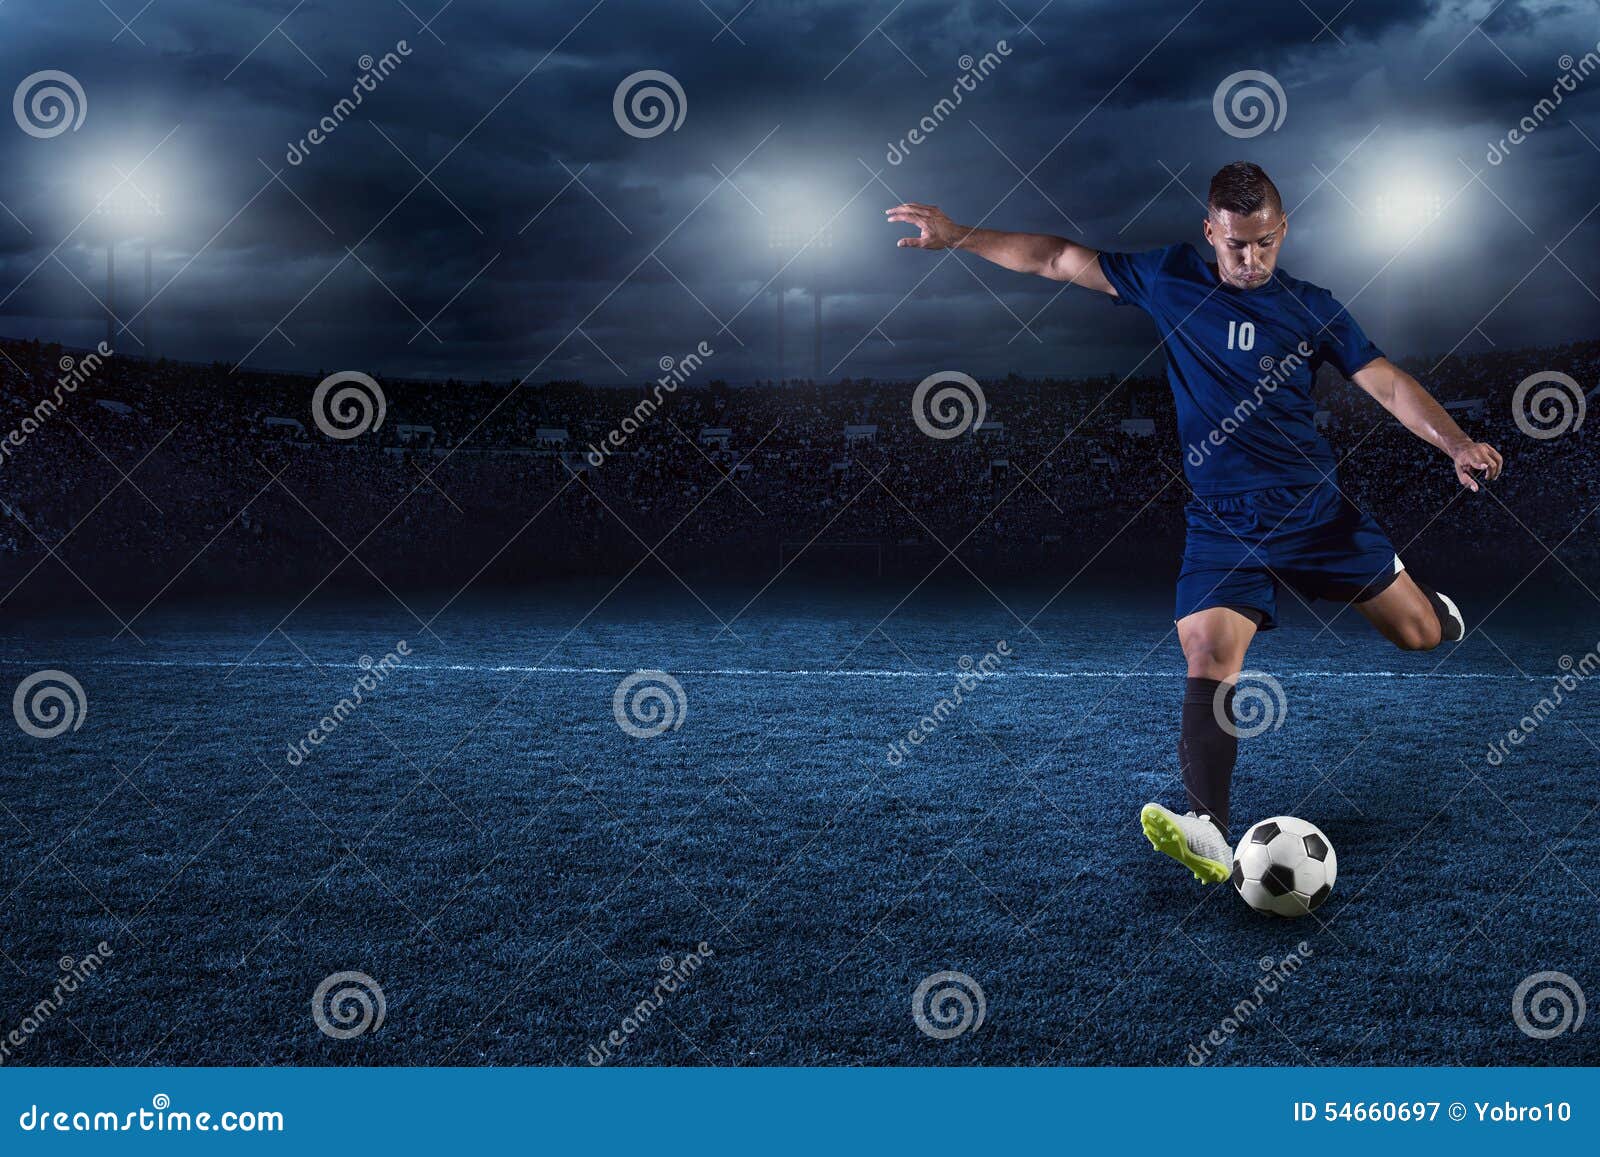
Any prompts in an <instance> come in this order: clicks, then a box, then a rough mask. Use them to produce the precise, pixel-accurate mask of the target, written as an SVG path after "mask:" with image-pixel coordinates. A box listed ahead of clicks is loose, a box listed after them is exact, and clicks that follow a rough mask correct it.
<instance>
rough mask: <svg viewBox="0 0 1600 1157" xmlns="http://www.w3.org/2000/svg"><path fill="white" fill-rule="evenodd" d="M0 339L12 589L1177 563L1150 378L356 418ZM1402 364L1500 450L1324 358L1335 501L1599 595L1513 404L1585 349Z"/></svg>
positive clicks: (1575, 449) (1157, 394) (226, 379)
mask: <svg viewBox="0 0 1600 1157" xmlns="http://www.w3.org/2000/svg"><path fill="white" fill-rule="evenodd" d="M0 354H3V357H0V578H3V579H4V584H5V585H4V588H0V589H8V590H11V591H13V592H16V591H17V590H18V589H19V588H20V587H28V588H30V589H35V588H36V589H41V590H46V591H48V590H55V591H60V590H62V589H65V590H66V591H67V592H68V593H69V594H76V595H78V596H80V597H86V596H82V589H81V586H80V584H79V582H78V581H75V579H74V577H72V576H76V578H77V579H78V580H81V581H82V583H83V584H85V585H88V586H90V587H92V588H95V589H99V582H107V581H111V582H115V583H117V584H118V586H119V589H127V590H131V591H136V592H145V594H144V597H148V596H150V595H154V594H155V593H156V592H158V591H161V590H163V589H164V588H165V587H166V584H168V583H169V582H176V583H178V584H180V587H179V589H182V590H207V589H214V590H224V591H232V590H243V589H271V588H275V587H278V586H280V585H281V584H284V583H300V584H301V585H302V586H308V585H310V583H314V582H317V581H318V580H321V579H323V578H325V577H327V578H329V579H330V581H332V582H334V583H335V584H337V583H339V582H340V581H342V578H341V576H345V577H348V576H350V575H355V576H360V575H362V574H367V575H376V576H378V577H380V578H381V579H382V581H383V582H385V583H387V584H418V583H421V584H438V585H442V586H448V587H453V588H454V587H460V586H463V585H465V584H467V583H469V582H480V581H481V582H485V583H487V582H517V581H521V580H524V579H527V578H529V577H531V576H582V575H597V574H610V573H619V574H620V573H622V572H624V571H626V570H627V569H628V568H629V567H632V566H633V565H634V564H636V563H638V562H640V561H641V560H642V559H646V558H648V557H649V556H650V555H652V554H654V555H655V557H657V558H659V559H660V560H661V561H662V562H664V563H666V564H667V565H668V566H670V567H672V568H673V570H674V571H679V572H680V573H687V572H690V571H693V572H697V573H715V574H728V573H735V572H742V573H766V574H769V575H770V574H771V573H772V572H774V571H776V570H777V569H778V568H779V567H780V565H783V564H790V565H796V564H797V563H796V560H799V561H798V565H800V567H801V569H802V571H805V570H807V569H811V568H818V567H821V568H833V569H837V570H839V571H841V572H843V573H851V572H857V573H859V572H863V571H865V572H869V573H878V572H882V571H887V570H890V569H896V570H898V569H906V570H917V571H920V572H924V573H925V572H926V571H927V570H928V569H930V568H931V567H932V566H933V565H934V564H936V563H938V562H939V561H940V560H942V559H944V558H945V557H946V553H947V549H953V550H955V551H956V552H957V554H958V556H959V557H960V559H961V560H962V561H963V562H965V563H966V564H967V565H968V566H970V567H972V568H973V569H974V570H975V571H978V572H980V573H995V574H1004V573H1017V574H1027V575H1050V574H1060V575H1061V576H1063V578H1065V577H1069V576H1070V575H1072V574H1073V573H1074V572H1075V571H1077V570H1078V569H1079V568H1080V567H1082V566H1084V565H1085V564H1087V563H1089V562H1090V561H1091V560H1094V559H1096V558H1101V559H1104V560H1105V561H1106V562H1107V564H1115V565H1119V566H1130V565H1135V564H1140V563H1145V564H1149V565H1150V566H1152V567H1157V568H1159V569H1160V573H1161V574H1162V575H1165V576H1167V577H1170V574H1171V573H1172V572H1173V571H1174V570H1175V568H1176V565H1177V559H1178V552H1179V550H1180V549H1181V543H1182V530H1183V519H1182V507H1183V505H1184V503H1185V502H1187V501H1188V500H1189V498H1190V497H1191V495H1190V492H1189V490H1188V488H1187V486H1186V484H1185V482H1184V480H1183V476H1182V449H1181V448H1180V446H1179V444H1178V437H1177V432H1176V429H1175V427H1174V423H1173V414H1172V405H1171V401H1170V398H1169V396H1168V394H1167V387H1166V384H1165V382H1164V381H1163V380H1162V379H1159V378H1154V377H1151V378H1138V379H1128V380H1118V379H1115V378H1099V379H1083V378H1062V379H1048V380H1041V379H1023V378H1019V377H1016V376H1012V377H1010V378H1005V379H999V380H993V381H985V382H983V383H982V390H983V394H984V398H985V402H986V414H985V421H984V423H983V424H982V425H979V426H976V427H975V428H973V429H970V430H968V431H966V432H965V433H963V434H961V435H960V436H957V437H952V438H948V439H941V438H934V437H931V436H929V435H928V434H927V433H926V432H924V430H923V429H921V428H919V426H918V424H917V422H915V421H914V420H913V414H912V401H911V399H912V392H913V390H914V389H915V387H916V382H915V381H903V382H900V381H897V382H873V381H860V380H844V381H840V382H837V383H833V384H818V383H812V382H806V381H797V382H783V383H765V384H758V385H752V386H728V385H726V384H724V383H721V382H715V381H713V382H709V383H706V384H704V385H700V384H694V385H688V384H686V385H683V386H679V387H677V388H675V389H672V390H663V389H661V388H659V387H658V386H657V385H655V384H647V385H644V386H642V387H640V388H638V389H622V388H612V387H588V386H584V385H583V384H581V383H577V382H547V383H543V384H536V383H531V382H530V383H527V384H521V385H519V384H517V383H506V382H502V383H489V382H479V383H464V382H456V381H448V382H422V381H403V380H393V379H389V380H384V381H383V382H382V383H381V386H380V388H381V391H382V395H383V407H384V414H383V421H382V423H381V424H380V425H377V426H375V427H373V428H371V429H368V430H366V431H365V432H364V433H362V434H360V435H359V436H356V437H352V438H348V439H343V438H336V437H332V436H330V435H329V434H328V433H326V432H325V431H324V429H323V428H322V427H320V426H319V424H318V422H317V420H316V416H315V415H314V414H313V395H314V393H315V391H316V388H317V385H318V382H319V381H320V380H321V375H312V376H301V375H293V374H270V373H255V372H245V371H240V372H232V371H230V369H229V367H227V366H223V365H214V366H198V365H192V364H185V363H178V362H172V361H159V362H153V363H152V362H147V361H143V360H137V359H132V358H126V357H119V356H116V355H111V356H108V357H106V358H104V359H103V360H102V361H100V362H99V363H98V364H96V362H95V360H94V359H92V358H88V357H86V355H85V353H84V352H83V351H73V350H68V349H63V348H62V347H59V346H55V345H50V344H45V343H40V342H33V341H12V340H0ZM66 359H71V360H70V362H69V361H68V360H66ZM69 364H70V365H71V366H72V367H73V368H72V373H71V375H70V378H69V375H68V373H67V371H66V368H65V367H67V366H68V365H69ZM1407 368H1408V369H1410V370H1411V371H1412V372H1413V373H1415V374H1417V376H1418V377H1419V378H1420V379H1421V380H1422V381H1423V382H1424V383H1425V384H1427V385H1428V386H1429V387H1430V389H1432V390H1433V391H1434V392H1435V394H1436V395H1437V396H1439V397H1440V399H1441V400H1442V401H1446V402H1448V403H1450V404H1451V405H1452V407H1453V408H1454V412H1455V416H1456V417H1457V420H1458V421H1459V422H1460V423H1461V425H1462V426H1463V427H1464V428H1465V429H1467V430H1468V432H1469V433H1471V434H1473V435H1474V436H1475V437H1478V438H1480V439H1484V440H1487V441H1490V442H1492V443H1493V444H1494V445H1495V446H1496V447H1497V448H1499V449H1500V450H1501V452H1502V453H1503V454H1504V455H1505V459H1506V472H1505V474H1504V476H1503V478H1502V479H1501V480H1500V481H1499V482H1498V483H1496V484H1494V486H1493V487H1491V491H1492V492H1491V493H1489V494H1486V495H1477V496H1474V495H1469V494H1467V493H1465V492H1464V491H1463V490H1462V489H1461V488H1460V487H1459V486H1458V485H1457V484H1456V482H1455V481H1454V479H1453V477H1452V475H1451V471H1450V468H1449V463H1448V461H1447V460H1446V459H1445V458H1444V457H1443V456H1442V455H1441V454H1439V453H1438V452H1437V451H1435V450H1433V449H1432V448H1430V447H1428V446H1426V445H1425V444H1423V443H1422V442H1421V441H1419V440H1417V439H1416V438H1415V437H1413V436H1412V435H1410V434H1409V433H1408V432H1407V431H1405V430H1404V429H1403V428H1402V427H1401V426H1400V425H1399V424H1398V423H1396V422H1395V421H1394V420H1393V419H1392V418H1390V417H1389V416H1388V415H1387V414H1385V413H1383V411H1382V410H1381V409H1380V408H1379V407H1378V406H1377V405H1376V404H1375V403H1374V402H1373V401H1372V400H1371V399H1369V398H1368V397H1367V396H1366V395H1365V394H1363V393H1362V392H1361V391H1359V390H1357V389H1355V388H1354V387H1352V386H1350V385H1349V384H1348V383H1345V382H1343V381H1342V380H1341V379H1339V378H1338V377H1337V375H1336V374H1333V372H1332V371H1331V370H1330V369H1327V368H1324V370H1323V374H1324V375H1325V377H1324V378H1323V379H1322V380H1321V381H1320V382H1319V386H1318V396H1319V399H1320V403H1319V404H1320V405H1322V406H1323V407H1324V412H1323V413H1321V414H1320V415H1319V421H1321V422H1324V423H1325V425H1326V430H1327V433H1328V437H1329V439H1330V441H1331V443H1332V445H1333V447H1334V449H1335V452H1336V453H1337V454H1338V455H1339V457H1340V459H1341V464H1340V466H1339V479H1340V483H1341V485H1342V486H1343V488H1344V489H1345V491H1346V493H1348V494H1349V495H1350V497H1351V498H1352V499H1354V500H1355V501H1356V502H1358V503H1359V504H1361V505H1362V506H1364V507H1365V508H1366V509H1368V510H1370V511H1371V512H1372V513H1373V514H1374V515H1375V516H1376V517H1377V518H1378V519H1379V521H1380V522H1381V523H1382V524H1383V525H1384V527H1385V528H1386V529H1387V530H1388V532H1389V534H1390V537H1391V538H1393V539H1394V541H1395V543H1396V545H1397V546H1398V547H1399V548H1400V549H1401V551H1402V552H1403V553H1404V554H1405V555H1406V557H1407V559H1408V563H1411V564H1412V565H1424V566H1429V565H1431V566H1467V565H1471V566H1474V567H1497V566H1500V567H1504V568H1506V569H1507V570H1508V571H1510V572H1522V573H1525V572H1527V571H1529V570H1532V569H1533V567H1534V565H1535V564H1536V563H1539V562H1541V561H1544V562H1545V564H1546V565H1545V572H1544V573H1547V574H1551V575H1552V577H1553V578H1554V579H1556V580H1559V579H1560V574H1559V573H1558V572H1561V571H1564V570H1567V569H1568V568H1570V570H1571V571H1572V572H1576V574H1577V575H1579V576H1582V581H1584V582H1585V583H1588V584H1590V585H1594V586H1596V587H1600V580H1597V578H1596V577H1595V576H1596V575H1600V565H1597V564H1600V549H1597V544H1596V535H1595V523H1594V521H1593V520H1592V519H1591V518H1590V517H1589V515H1590V514H1591V512H1593V511H1594V508H1595V507H1596V505H1597V504H1600V470H1597V467H1600V437H1597V436H1596V434H1595V432H1594V426H1595V423H1594V422H1592V421H1590V422H1586V423H1583V424H1581V425H1578V426H1576V427H1575V428H1572V429H1570V430H1568V431H1567V432H1565V433H1562V434H1560V435H1559V436H1556V437H1549V438H1542V437H1533V436H1530V435H1529V434H1527V433H1525V432H1523V430H1522V429H1520V428H1519V426H1518V423H1517V421H1516V420H1515V417H1514V414H1513V403H1512V398H1513V393H1514V391H1515V389H1516V387H1517V385H1518V383H1520V382H1522V381H1523V380H1524V379H1526V378H1527V377H1528V376H1529V375H1532V374H1535V373H1538V372H1540V371H1548V370H1559V371H1561V372H1563V373H1566V374H1568V375H1570V376H1571V377H1572V378H1573V379H1575V380H1576V381H1577V382H1578V383H1580V385H1581V386H1582V387H1584V388H1586V389H1591V390H1592V389H1593V388H1594V383H1595V382H1597V381H1600V342H1583V343H1577V344H1572V345H1567V346H1561V347H1552V348H1541V349H1527V350H1517V351H1505V352H1491V353H1481V354H1472V355H1463V356H1452V357H1448V358H1445V359H1443V360H1442V361H1439V360H1437V359H1435V360H1434V361H1433V362H1429V361H1426V360H1423V361H1419V362H1417V363H1415V364H1411V363H1408V364H1407ZM72 379H81V380H77V381H75V384H73V385H72V386H71V388H66V387H65V386H64V385H63V383H64V382H66V381H68V380H72ZM658 402H659V405H658V404H657V403H658ZM613 431H619V432H620V433H619V435H618V438H617V439H612V441H611V442H610V443H608V442H607V439H608V436H609V435H610V434H611V433H612V432H613ZM619 439H620V441H619ZM602 448H604V451H602ZM1558 544H1559V545H1558ZM1547 547H1548V548H1550V549H1552V550H1555V551H1556V554H1557V558H1558V560H1559V562H1552V561H1549V559H1548V556H1547V554H1546V548H1547ZM1413 560H1416V561H1413ZM97 579H98V580H99V581H98V582H97V581H96V580H97ZM7 597H10V596H7Z"/></svg>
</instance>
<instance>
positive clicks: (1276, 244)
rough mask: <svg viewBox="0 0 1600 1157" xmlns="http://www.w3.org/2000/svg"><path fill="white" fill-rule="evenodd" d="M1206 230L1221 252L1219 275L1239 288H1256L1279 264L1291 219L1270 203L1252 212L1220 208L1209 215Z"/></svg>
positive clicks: (1218, 264)
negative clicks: (1279, 253)
mask: <svg viewBox="0 0 1600 1157" xmlns="http://www.w3.org/2000/svg"><path fill="white" fill-rule="evenodd" d="M1205 230H1206V240H1207V241H1209V242H1211V245H1212V248H1214V249H1215V250H1216V252H1217V276H1219V277H1220V278H1221V279H1222V280H1223V281H1225V282H1227V283H1228V284H1229V285H1232V286H1235V287H1236V288H1238V289H1256V288H1258V287H1260V286H1262V285H1265V284H1266V283H1267V281H1268V280H1269V279H1270V278H1271V277H1272V272H1273V270H1275V269H1276V268H1277V267H1278V251H1279V249H1281V248H1282V246H1283V237H1284V234H1285V233H1287V232H1288V230H1289V219H1288V218H1287V217H1285V216H1284V214H1283V211H1282V210H1281V209H1274V208H1270V207H1269V208H1264V209H1258V210H1257V211H1256V212H1254V213H1251V214H1249V215H1248V216H1246V215H1244V214H1242V213H1230V212H1229V211H1228V210H1226V209H1216V210H1213V211H1212V213H1211V215H1210V216H1208V217H1207V218H1206V225H1205Z"/></svg>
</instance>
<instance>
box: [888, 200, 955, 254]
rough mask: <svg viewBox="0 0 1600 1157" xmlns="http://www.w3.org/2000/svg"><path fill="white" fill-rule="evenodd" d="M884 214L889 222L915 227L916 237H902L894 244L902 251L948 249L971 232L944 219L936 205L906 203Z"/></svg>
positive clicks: (948, 219)
mask: <svg viewBox="0 0 1600 1157" xmlns="http://www.w3.org/2000/svg"><path fill="white" fill-rule="evenodd" d="M886 214H887V217H888V219H889V220H890V221H903V222H904V223H905V224H907V225H912V226H915V227H916V230H917V236H915V237H902V238H900V240H899V241H898V242H897V243H896V244H898V245H899V246H900V247H901V248H902V249H950V248H953V247H954V246H955V245H956V244H957V242H959V241H960V240H961V238H962V237H964V236H965V235H966V234H967V233H969V232H971V230H968V229H963V228H962V227H961V226H960V225H957V224H956V223H955V222H954V221H952V220H950V218H948V217H946V216H945V215H944V212H943V211H942V210H941V209H940V208H939V206H937V205H919V204H918V203H917V202H915V201H907V202H906V203H905V204H904V205H896V206H895V207H894V208H893V209H889V210H886Z"/></svg>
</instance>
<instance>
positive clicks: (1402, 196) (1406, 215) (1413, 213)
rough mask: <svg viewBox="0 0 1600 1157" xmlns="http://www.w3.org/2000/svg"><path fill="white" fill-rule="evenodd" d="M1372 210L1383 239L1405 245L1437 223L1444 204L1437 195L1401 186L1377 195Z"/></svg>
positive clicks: (1421, 188)
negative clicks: (1407, 241)
mask: <svg viewBox="0 0 1600 1157" xmlns="http://www.w3.org/2000/svg"><path fill="white" fill-rule="evenodd" d="M1376 208H1377V212H1378V221H1379V223H1380V224H1381V227H1382V229H1383V231H1384V233H1385V235H1387V236H1389V237H1391V238H1394V239H1397V240H1401V241H1405V240H1409V239H1410V238H1412V237H1415V236H1416V235H1417V234H1418V233H1420V232H1421V231H1422V230H1424V229H1426V228H1427V227H1428V226H1429V225H1431V224H1432V223H1433V222H1435V221H1437V220H1438V219H1439V217H1440V215H1441V214H1442V213H1443V212H1444V202H1443V198H1441V197H1440V196H1439V194H1438V193H1435V192H1433V191H1431V190H1429V189H1425V188H1423V187H1422V186H1420V185H1401V186H1399V187H1398V188H1395V189H1392V190H1388V191H1386V192H1383V193H1380V194H1379V195H1378V198H1377V202H1376Z"/></svg>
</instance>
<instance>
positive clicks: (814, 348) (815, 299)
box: [811, 285, 822, 382]
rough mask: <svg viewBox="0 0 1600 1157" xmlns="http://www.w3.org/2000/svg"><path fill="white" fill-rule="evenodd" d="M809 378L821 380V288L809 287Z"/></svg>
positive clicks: (815, 380)
mask: <svg viewBox="0 0 1600 1157" xmlns="http://www.w3.org/2000/svg"><path fill="white" fill-rule="evenodd" d="M811 305H812V322H811V366H812V369H811V380H812V381H814V382H820V381H822V290H821V289H819V288H817V286H816V285H812V287H811Z"/></svg>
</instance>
